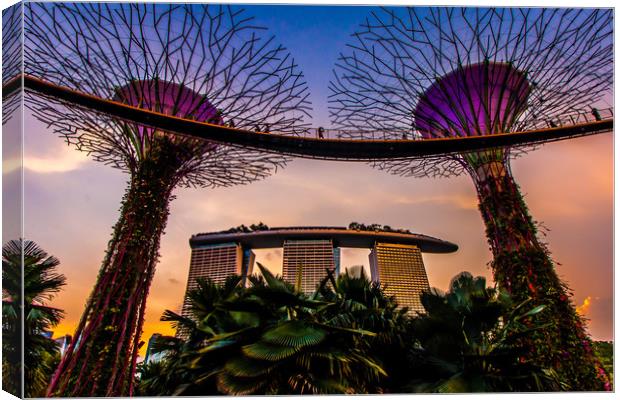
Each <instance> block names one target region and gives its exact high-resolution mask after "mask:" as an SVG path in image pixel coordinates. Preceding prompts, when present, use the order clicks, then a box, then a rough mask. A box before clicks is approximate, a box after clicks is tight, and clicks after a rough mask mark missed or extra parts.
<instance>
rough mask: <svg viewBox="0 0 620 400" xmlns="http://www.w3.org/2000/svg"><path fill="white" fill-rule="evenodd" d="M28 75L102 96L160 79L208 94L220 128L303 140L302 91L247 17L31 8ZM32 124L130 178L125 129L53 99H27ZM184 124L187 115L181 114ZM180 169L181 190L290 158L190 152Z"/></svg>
mask: <svg viewBox="0 0 620 400" xmlns="http://www.w3.org/2000/svg"><path fill="white" fill-rule="evenodd" d="M25 18H26V21H25V37H26V41H25V54H24V56H25V73H26V74H29V75H31V76H34V77H38V78H41V79H45V80H47V81H49V82H52V83H55V84H58V85H62V86H65V87H68V88H71V89H75V90H79V91H81V92H85V93H88V94H91V95H95V96H98V97H101V98H107V99H113V98H114V95H115V90H117V89H118V88H120V87H123V86H125V85H127V84H129V83H130V82H135V81H140V80H142V81H145V80H153V79H158V80H160V81H162V82H169V83H174V84H178V85H182V86H183V87H184V88H187V89H189V90H191V91H193V92H195V93H197V94H201V95H204V102H208V103H210V104H211V105H213V106H214V107H215V108H217V109H218V110H219V111H220V112H221V114H222V116H223V123H225V124H228V125H231V126H232V125H234V126H236V127H239V128H247V129H255V127H257V126H259V127H260V129H261V130H263V129H264V128H265V127H270V128H271V129H273V130H277V131H278V132H281V133H285V134H291V135H299V134H301V133H303V132H304V131H305V130H306V129H307V126H306V124H305V123H304V118H305V117H306V116H308V112H309V110H310V103H309V101H308V96H309V93H308V88H307V85H306V83H305V81H304V78H303V75H302V74H301V72H299V70H298V68H297V64H296V63H295V60H294V59H293V58H292V56H291V55H290V53H288V52H287V50H286V49H285V48H284V47H282V46H280V45H276V44H275V43H274V38H273V37H269V36H267V37H266V38H264V37H263V34H264V32H265V29H264V28H262V27H258V26H256V25H255V24H254V23H253V20H252V18H251V17H248V16H247V15H246V13H245V12H244V11H243V10H240V9H235V8H232V7H229V6H220V5H217V6H206V5H186V4H170V5H164V4H159V5H156V4H112V3H54V4H52V3H31V4H29V5H28V7H27V10H26V15H25ZM27 103H28V106H29V108H30V109H32V111H33V113H34V114H35V116H36V117H37V118H38V119H40V120H42V121H43V122H44V123H46V124H48V125H49V126H51V128H52V129H53V130H54V131H55V132H56V133H57V134H59V135H61V136H63V137H64V138H65V139H66V140H67V142H69V143H71V144H74V145H75V146H76V148H77V149H78V150H81V151H85V152H88V153H89V154H90V155H91V156H92V157H93V158H94V159H95V160H97V161H100V162H103V163H106V164H110V165H112V166H114V167H116V168H120V169H122V170H128V171H132V170H133V169H134V168H135V165H136V163H137V160H138V158H139V155H138V154H137V149H136V148H135V145H134V143H132V142H131V141H130V140H128V137H127V135H126V131H125V129H126V128H127V124H126V123H124V122H121V121H119V120H116V119H114V118H111V117H108V116H105V115H103V114H97V113H94V112H92V111H90V110H86V109H84V108H79V107H75V106H72V105H71V104H70V103H66V102H65V103H62V102H59V101H55V100H54V99H52V98H50V97H41V96H38V97H37V96H34V95H29V96H28V99H27ZM182 117H188V116H186V115H183V116H182ZM196 149H197V150H196V154H195V156H194V157H192V158H191V160H189V161H188V162H187V163H186V164H185V165H184V167H183V168H182V169H180V171H179V173H180V184H181V185H185V186H229V185H233V184H239V183H247V182H251V181H253V180H255V179H259V178H263V177H265V176H268V175H269V174H270V173H271V172H272V170H273V169H274V168H277V167H279V166H282V165H284V164H285V162H286V161H287V158H285V157H283V156H279V155H273V154H272V155H265V154H264V153H260V152H256V151H248V150H242V149H238V148H237V149H233V148H230V147H228V146H224V145H218V146H209V147H207V148H206V149H207V150H205V148H204V147H202V146H196Z"/></svg>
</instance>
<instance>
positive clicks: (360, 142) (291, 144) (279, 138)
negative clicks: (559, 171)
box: [3, 75, 614, 161]
mask: <svg viewBox="0 0 620 400" xmlns="http://www.w3.org/2000/svg"><path fill="white" fill-rule="evenodd" d="M22 82H23V87H24V89H25V90H26V92H32V93H34V94H36V95H39V96H43V98H45V99H50V100H52V101H60V102H62V103H63V104H64V105H66V106H67V107H79V108H85V109H88V110H91V111H93V112H96V113H100V114H105V115H109V116H112V117H115V118H119V119H122V120H126V121H130V122H134V123H138V124H142V125H148V126H152V127H154V128H157V129H161V130H165V131H167V132H172V133H177V134H180V135H186V136H191V137H196V138H201V139H205V140H209V141H213V142H218V143H222V144H227V145H231V146H239V147H244V148H251V149H256V150H263V151H265V152H270V153H279V154H286V155H290V156H295V157H302V158H311V159H324V160H340V161H373V160H387V159H415V158H427V157H435V156H438V155H445V154H450V153H462V152H467V151H475V150H481V149H487V148H496V147H506V146H511V147H515V146H531V145H537V144H543V143H546V142H553V141H559V140H566V139H571V138H576V137H581V136H587V135H594V134H599V133H606V132H611V131H612V130H613V120H614V118H613V109H604V110H596V109H593V110H589V111H582V112H576V113H571V114H566V115H562V116H560V117H558V118H554V119H546V120H545V119H541V120H540V121H539V122H537V123H536V124H534V126H535V127H536V128H535V129H533V130H528V131H523V132H510V133H501V134H494V135H488V136H470V137H450V138H437V139H423V138H421V136H420V135H417V134H416V132H415V131H413V130H412V131H410V132H396V133H393V134H390V135H386V134H385V133H382V134H381V136H380V137H379V136H378V135H369V134H368V132H356V131H351V130H337V129H329V128H327V129H324V128H318V127H317V128H306V129H304V130H301V131H299V132H298V135H297V136H293V135H290V134H288V135H282V134H278V132H265V130H268V127H267V126H263V127H257V129H255V130H244V129H238V128H234V127H231V126H226V125H224V126H222V125H214V124H209V123H205V122H199V121H194V120H190V119H184V118H178V117H174V116H170V115H165V114H161V113H158V112H154V111H150V110H146V109H142V108H138V107H132V106H129V105H127V104H123V103H120V102H116V101H113V100H110V99H104V98H100V97H97V96H93V95H90V94H86V93H82V92H79V91H76V90H72V89H69V88H66V87H63V86H58V85H55V84H53V83H50V82H47V81H45V80H41V79H38V78H34V77H31V76H27V75H24V76H18V77H17V78H14V79H13V80H11V81H10V82H8V83H7V84H6V85H4V87H3V99H6V98H8V97H9V96H11V95H13V94H15V92H17V91H19V90H20V89H21V87H22V86H21V83H22ZM265 128H267V129H265ZM369 136H371V137H373V139H361V138H360V137H369Z"/></svg>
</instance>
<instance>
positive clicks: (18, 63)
mask: <svg viewBox="0 0 620 400" xmlns="http://www.w3.org/2000/svg"><path fill="white" fill-rule="evenodd" d="M22 9H23V7H22V4H21V3H20V4H15V5H13V6H11V7H7V8H5V9H4V10H2V86H3V92H4V91H5V90H4V89H5V85H7V84H9V83H10V82H11V81H15V82H13V84H16V85H18V86H21V82H17V81H16V80H17V79H18V78H19V76H20V74H21V73H22V68H23V65H22V57H21V55H22V49H23V46H22V36H21V32H22V30H21V27H22ZM7 89H8V88H7ZM20 89H21V88H20ZM21 100H22V92H21V90H17V91H15V92H11V94H9V95H6V94H5V93H3V96H2V124H3V125H4V124H6V123H7V122H8V121H9V120H10V119H11V118H12V117H13V115H15V113H16V111H17V110H18V109H19V107H20V106H21Z"/></svg>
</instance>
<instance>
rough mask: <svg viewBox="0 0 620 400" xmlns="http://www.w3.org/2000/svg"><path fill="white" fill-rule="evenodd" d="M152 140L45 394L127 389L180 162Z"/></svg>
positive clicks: (171, 149)
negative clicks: (71, 334) (150, 147)
mask: <svg viewBox="0 0 620 400" xmlns="http://www.w3.org/2000/svg"><path fill="white" fill-rule="evenodd" d="M157 146H158V149H156V150H155V151H153V152H152V153H151V154H152V156H151V157H149V158H147V159H144V160H143V161H141V162H140V163H139V165H138V166H137V168H136V170H135V171H134V173H132V178H131V181H130V184H129V187H128V189H127V191H126V194H125V196H124V198H123V203H122V208H121V215H120V218H119V220H118V222H117V223H116V225H115V227H114V232H113V236H112V239H111V240H110V242H109V244H108V249H107V253H106V256H105V259H104V261H103V264H102V267H101V269H100V272H99V276H98V278H97V282H96V284H95V287H94V289H93V292H92V293H91V296H90V298H89V300H88V302H87V305H86V310H85V312H84V314H83V315H82V319H81V321H80V323H79V325H78V327H77V329H76V332H75V334H74V336H73V337H74V340H73V343H72V344H71V346H70V348H69V349H68V350H67V352H66V353H65V356H64V357H63V359H62V360H61V363H60V365H59V367H58V369H57V370H56V372H55V374H54V377H53V378H52V381H51V383H50V386H49V387H48V390H47V396H71V397H74V396H79V397H87V396H127V395H131V394H132V383H133V375H134V372H135V367H136V356H137V352H138V350H139V347H140V345H141V343H139V340H140V334H141V331H142V324H143V321H144V311H145V306H146V298H147V294H148V290H149V286H150V284H151V280H152V278H153V274H154V272H155V265H156V263H157V259H158V250H159V244H160V237H161V235H162V234H163V231H164V228H165V225H166V221H167V218H168V214H169V211H168V204H169V202H170V200H171V197H172V190H173V189H174V187H175V185H176V182H177V181H178V175H179V174H178V168H179V167H180V165H181V164H182V163H183V157H180V155H181V152H180V151H179V149H178V148H176V147H175V146H174V145H173V144H172V143H171V142H170V141H168V140H160V141H159V143H157Z"/></svg>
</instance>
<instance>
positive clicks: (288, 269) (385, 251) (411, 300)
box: [182, 227, 458, 317]
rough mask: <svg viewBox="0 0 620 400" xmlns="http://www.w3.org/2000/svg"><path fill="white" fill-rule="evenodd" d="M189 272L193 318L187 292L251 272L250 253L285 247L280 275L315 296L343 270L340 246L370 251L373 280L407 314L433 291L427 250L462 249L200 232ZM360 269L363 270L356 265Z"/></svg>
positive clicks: (276, 231)
mask: <svg viewBox="0 0 620 400" xmlns="http://www.w3.org/2000/svg"><path fill="white" fill-rule="evenodd" d="M190 247H191V250H192V255H191V261H190V270H189V277H188V283H187V290H186V293H185V301H184V304H183V309H182V314H183V315H184V316H188V317H191V315H190V314H191V312H190V308H189V302H188V298H187V293H188V292H189V291H190V290H192V289H194V288H196V287H197V279H198V278H208V279H211V280H213V281H214V282H216V283H222V282H224V281H225V280H226V278H227V277H229V276H231V275H233V274H237V275H241V276H242V277H243V278H244V279H245V278H246V277H247V276H248V275H251V274H252V272H253V264H254V260H255V256H254V253H253V251H252V249H266V248H282V249H283V265H282V276H283V278H284V279H285V280H286V281H287V282H290V283H291V284H293V285H296V286H297V287H299V288H300V289H301V291H303V292H305V293H312V292H314V291H315V290H316V287H317V285H318V284H319V283H320V282H321V280H322V279H323V278H325V277H326V276H327V270H330V271H334V272H335V274H336V275H337V274H339V272H340V248H342V247H344V248H347V247H351V248H366V249H370V250H371V251H370V255H369V260H370V270H371V279H372V280H374V281H376V282H380V283H381V284H382V285H383V286H384V288H385V291H386V293H387V294H389V295H394V296H396V299H397V301H398V303H399V304H400V305H401V306H406V307H408V308H409V312H411V313H415V312H422V311H424V310H423V308H422V305H421V303H420V294H421V293H422V291H424V290H427V289H428V288H429V284H428V278H427V275H426V269H425V266H424V262H423V259H422V253H423V252H430V253H451V252H454V251H456V250H457V249H458V246H457V245H455V244H453V243H450V242H447V241H444V240H441V239H437V238H433V237H430V236H426V235H421V234H415V233H409V232H406V233H405V232H394V231H387V232H386V231H381V230H356V229H348V228H344V227H279V228H271V229H269V228H265V229H261V230H255V231H232V232H231V231H224V232H211V233H200V234H197V235H194V236H192V237H191V239H190ZM358 267H359V266H358Z"/></svg>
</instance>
